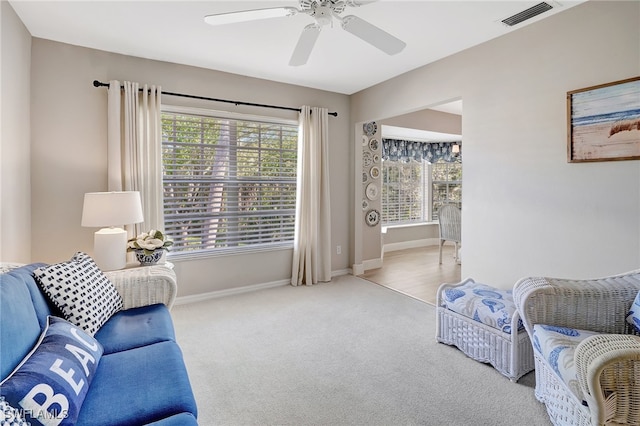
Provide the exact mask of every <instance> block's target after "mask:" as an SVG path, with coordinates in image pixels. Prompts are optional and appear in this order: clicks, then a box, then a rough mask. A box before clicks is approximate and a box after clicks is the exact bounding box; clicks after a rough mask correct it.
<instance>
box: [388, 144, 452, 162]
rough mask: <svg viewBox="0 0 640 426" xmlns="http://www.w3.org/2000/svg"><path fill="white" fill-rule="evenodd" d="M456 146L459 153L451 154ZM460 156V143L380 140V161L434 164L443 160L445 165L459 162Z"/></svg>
mask: <svg viewBox="0 0 640 426" xmlns="http://www.w3.org/2000/svg"><path fill="white" fill-rule="evenodd" d="M454 145H458V146H459V147H460V151H459V152H458V153H454V152H453V146H454ZM461 156H462V142H461V141H458V142H417V141H406V140H400V139H382V159H383V160H390V161H402V162H405V163H408V162H409V161H410V160H415V161H421V160H425V161H428V162H430V163H436V162H438V161H440V160H443V161H445V162H447V163H453V162H455V161H459V160H460V158H461Z"/></svg>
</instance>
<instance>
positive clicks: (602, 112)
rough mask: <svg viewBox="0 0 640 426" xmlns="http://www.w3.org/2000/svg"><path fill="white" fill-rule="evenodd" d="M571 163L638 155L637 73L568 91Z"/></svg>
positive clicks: (639, 106)
mask: <svg viewBox="0 0 640 426" xmlns="http://www.w3.org/2000/svg"><path fill="white" fill-rule="evenodd" d="M567 118H568V125H567V128H568V132H567V133H568V141H567V160H568V162H570V163H581V162H592V161H617V160H638V159H640V77H634V78H629V79H626V80H620V81H614V82H612V83H607V84H600V85H598V86H592V87H587V88H584V89H579V90H573V91H571V92H567Z"/></svg>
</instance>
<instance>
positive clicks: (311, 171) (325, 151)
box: [291, 106, 331, 286]
mask: <svg viewBox="0 0 640 426" xmlns="http://www.w3.org/2000/svg"><path fill="white" fill-rule="evenodd" d="M328 117H329V115H328V110H327V109H326V108H318V107H309V106H304V107H302V111H301V112H300V118H299V120H300V130H299V135H298V181H297V198H296V224H295V238H294V246H293V264H292V268H291V269H292V270H291V284H292V285H294V286H298V285H302V284H306V285H312V284H316V283H318V282H326V281H331V205H330V200H329V142H328V132H329V118H328Z"/></svg>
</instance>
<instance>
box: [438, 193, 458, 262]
mask: <svg viewBox="0 0 640 426" xmlns="http://www.w3.org/2000/svg"><path fill="white" fill-rule="evenodd" d="M461 216H462V215H461V214H460V208H459V207H458V206H456V205H454V204H444V205H443V206H442V207H440V210H439V211H438V222H439V225H440V260H439V263H440V264H442V246H443V245H444V242H445V241H453V243H454V244H455V257H456V262H457V261H458V245H459V244H460V241H461V230H460V227H461V226H460V225H461Z"/></svg>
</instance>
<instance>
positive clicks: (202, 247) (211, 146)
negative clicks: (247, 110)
mask: <svg viewBox="0 0 640 426" xmlns="http://www.w3.org/2000/svg"><path fill="white" fill-rule="evenodd" d="M244 118H245V117H240V118H238V117H237V116H234V117H233V118H229V117H223V116H214V115H206V114H202V115H199V114H193V113H190V112H183V111H177V112H176V111H164V112H163V114H162V133H163V135H162V136H163V137H162V145H163V150H162V155H163V157H162V162H163V186H164V221H165V231H166V233H167V234H168V235H169V236H170V237H171V238H172V239H173V241H174V244H173V246H172V248H171V252H172V253H181V252H182V253H194V252H207V251H215V252H220V251H234V250H243V249H247V248H263V247H264V248H266V247H271V246H282V245H290V244H291V243H292V241H293V234H294V221H295V200H296V157H297V142H298V125H297V123H295V122H290V121H288V122H282V121H277V120H273V121H271V120H268V119H265V120H262V119H255V118H251V119H248V118H247V119H244Z"/></svg>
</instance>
